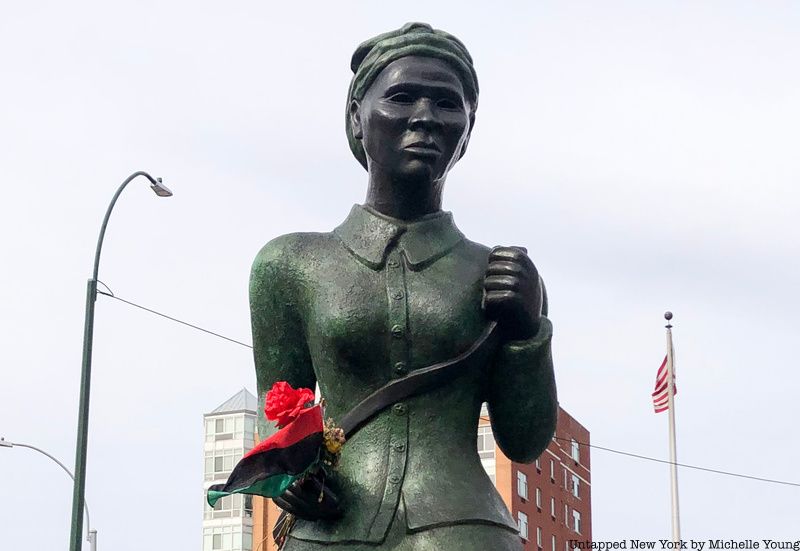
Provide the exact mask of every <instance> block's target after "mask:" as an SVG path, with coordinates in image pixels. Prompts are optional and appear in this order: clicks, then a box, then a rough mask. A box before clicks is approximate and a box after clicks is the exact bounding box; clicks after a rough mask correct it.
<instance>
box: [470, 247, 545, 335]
mask: <svg viewBox="0 0 800 551" xmlns="http://www.w3.org/2000/svg"><path fill="white" fill-rule="evenodd" d="M483 289H484V295H483V306H484V309H485V310H486V315H487V317H489V319H493V320H497V322H498V325H500V327H501V329H502V330H503V334H504V335H505V336H506V338H508V339H509V340H522V339H528V338H530V337H532V336H533V335H535V334H536V332H537V331H538V329H539V318H540V317H541V315H542V300H543V299H542V284H541V282H540V280H539V272H538V271H537V270H536V266H534V265H533V262H531V259H530V258H528V254H527V250H525V248H524V247H495V248H493V249H492V251H491V252H490V253H489V266H488V267H487V268H486V276H485V278H484V280H483Z"/></svg>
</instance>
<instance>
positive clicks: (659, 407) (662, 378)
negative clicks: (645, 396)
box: [653, 356, 678, 413]
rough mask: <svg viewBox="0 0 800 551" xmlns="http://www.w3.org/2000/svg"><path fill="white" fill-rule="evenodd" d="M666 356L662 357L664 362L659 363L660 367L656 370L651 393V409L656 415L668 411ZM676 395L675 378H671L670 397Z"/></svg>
mask: <svg viewBox="0 0 800 551" xmlns="http://www.w3.org/2000/svg"><path fill="white" fill-rule="evenodd" d="M668 372H669V370H668V369H667V356H664V361H663V362H661V367H659V368H658V373H656V389H655V390H654V391H653V408H654V409H655V411H656V413H661V412H662V411H666V410H668V409H669V396H668V393H667V391H668V388H667V375H668ZM676 394H678V386H677V385H676V384H675V376H674V375H673V376H672V396H673V397H674V396H675V395H676Z"/></svg>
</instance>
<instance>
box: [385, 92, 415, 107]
mask: <svg viewBox="0 0 800 551" xmlns="http://www.w3.org/2000/svg"><path fill="white" fill-rule="evenodd" d="M387 99H388V100H389V101H392V102H394V103H402V104H404V105H406V104H409V103H414V98H413V97H411V94H408V93H406V92H398V93H396V94H392V95H391V96H389V97H388V98H387Z"/></svg>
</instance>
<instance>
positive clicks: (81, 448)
mask: <svg viewBox="0 0 800 551" xmlns="http://www.w3.org/2000/svg"><path fill="white" fill-rule="evenodd" d="M138 176H144V177H145V178H147V179H148V180H149V181H150V188H151V189H152V190H153V191H154V192H155V194H156V195H158V196H159V197H171V196H172V192H171V191H170V190H169V189H168V188H167V187H166V186H165V185H164V184H162V183H161V178H153V177H152V176H150V175H149V174H148V173H147V172H142V171H141V170H140V171H137V172H134V173H133V174H131V175H130V176H128V178H126V179H125V181H124V182H122V185H120V186H119V189H117V192H116V193H115V194H114V197H113V198H112V199H111V203H110V204H109V205H108V210H106V216H105V218H103V225H102V226H100V236H99V237H98V239H97V250H96V251H95V254H94V271H93V272H92V278H91V279H90V280H89V281H88V282H87V285H86V317H85V320H84V326H83V363H82V365H81V395H80V402H79V405H78V443H77V445H76V447H75V486H74V489H73V493H72V531H71V534H70V540H69V541H70V544H69V549H70V551H81V531H82V529H83V515H82V514H81V503H83V502H84V491H85V489H86V447H87V440H88V433H89V390H90V386H91V375H92V339H93V336H94V303H95V300H96V299H97V272H98V270H99V268H100V251H101V249H102V248H103V237H104V236H105V234H106V226H108V219H109V217H110V216H111V211H112V210H113V208H114V205H115V204H116V202H117V198H118V197H119V195H120V193H122V190H123V189H125V187H126V186H127V185H128V184H129V183H130V182H131V181H132V180H133V179H135V178H136V177H138Z"/></svg>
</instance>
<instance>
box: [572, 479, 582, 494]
mask: <svg viewBox="0 0 800 551" xmlns="http://www.w3.org/2000/svg"><path fill="white" fill-rule="evenodd" d="M580 487H581V479H580V478H578V475H576V474H574V475H572V495H574V496H575V497H581V496H580V493H581V492H580Z"/></svg>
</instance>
